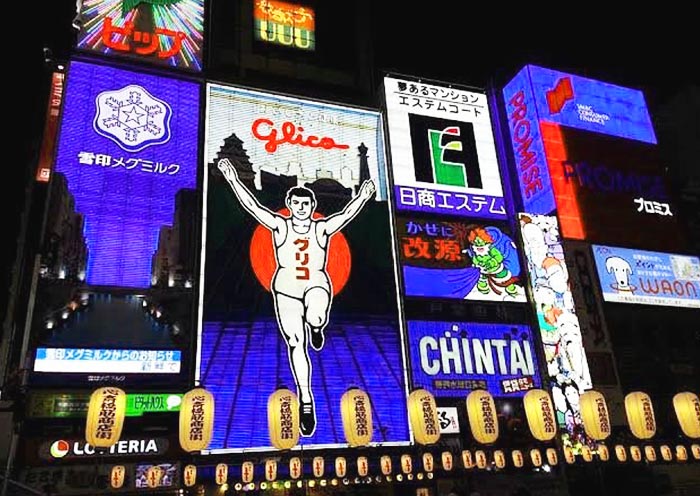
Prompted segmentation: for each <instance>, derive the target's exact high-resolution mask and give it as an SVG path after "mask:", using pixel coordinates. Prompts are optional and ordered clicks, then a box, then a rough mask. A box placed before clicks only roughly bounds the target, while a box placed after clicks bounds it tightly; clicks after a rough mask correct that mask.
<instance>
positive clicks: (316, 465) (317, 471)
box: [311, 456, 325, 478]
mask: <svg viewBox="0 0 700 496" xmlns="http://www.w3.org/2000/svg"><path fill="white" fill-rule="evenodd" d="M311 467H312V471H313V473H314V477H316V478H319V477H323V472H324V471H325V462H324V460H323V457H322V456H315V457H314V459H313V461H312V463H311Z"/></svg>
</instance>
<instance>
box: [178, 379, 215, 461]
mask: <svg viewBox="0 0 700 496" xmlns="http://www.w3.org/2000/svg"><path fill="white" fill-rule="evenodd" d="M213 429H214V396H213V395H212V394H211V393H210V392H209V391H207V390H206V389H203V388H195V389H192V390H190V391H188V392H187V393H185V395H184V396H183V397H182V403H181V404H180V432H179V438H180V446H181V447H182V449H183V450H184V451H187V452H192V451H201V450H205V449H207V448H208V447H209V442H210V441H211V436H212V432H213Z"/></svg>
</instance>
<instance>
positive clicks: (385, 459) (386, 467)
mask: <svg viewBox="0 0 700 496" xmlns="http://www.w3.org/2000/svg"><path fill="white" fill-rule="evenodd" d="M379 466H380V467H381V468H382V474H384V475H391V457H389V456H387V455H384V456H382V457H381V458H380V459H379Z"/></svg>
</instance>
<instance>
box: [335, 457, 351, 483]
mask: <svg viewBox="0 0 700 496" xmlns="http://www.w3.org/2000/svg"><path fill="white" fill-rule="evenodd" d="M347 471H348V462H347V461H345V458H343V457H342V456H338V457H336V459H335V475H336V476H337V477H340V478H341V479H342V478H343V477H345V474H347Z"/></svg>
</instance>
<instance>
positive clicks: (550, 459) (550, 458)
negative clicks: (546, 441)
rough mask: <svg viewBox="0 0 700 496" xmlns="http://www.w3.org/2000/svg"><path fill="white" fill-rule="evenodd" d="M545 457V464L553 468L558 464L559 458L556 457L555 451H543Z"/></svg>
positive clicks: (552, 449)
mask: <svg viewBox="0 0 700 496" xmlns="http://www.w3.org/2000/svg"><path fill="white" fill-rule="evenodd" d="M545 455H546V456H547V463H548V464H550V465H552V466H554V465H556V464H557V463H559V456H558V455H557V450H555V449H554V448H547V450H546V451H545Z"/></svg>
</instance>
